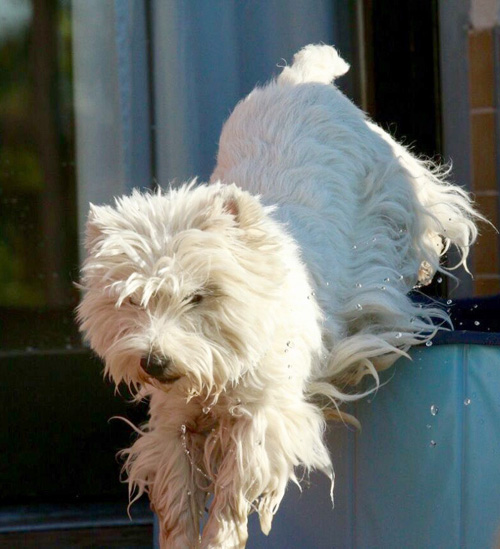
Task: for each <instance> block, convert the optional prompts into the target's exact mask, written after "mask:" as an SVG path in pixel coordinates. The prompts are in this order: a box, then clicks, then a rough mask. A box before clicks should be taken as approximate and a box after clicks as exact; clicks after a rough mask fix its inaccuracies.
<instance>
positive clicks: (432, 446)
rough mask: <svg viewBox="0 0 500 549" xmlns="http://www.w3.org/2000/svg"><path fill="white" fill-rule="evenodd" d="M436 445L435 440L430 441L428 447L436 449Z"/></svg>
mask: <svg viewBox="0 0 500 549" xmlns="http://www.w3.org/2000/svg"><path fill="white" fill-rule="evenodd" d="M436 444H437V442H436V441H435V440H431V441H430V442H429V446H430V447H431V448H435V447H436Z"/></svg>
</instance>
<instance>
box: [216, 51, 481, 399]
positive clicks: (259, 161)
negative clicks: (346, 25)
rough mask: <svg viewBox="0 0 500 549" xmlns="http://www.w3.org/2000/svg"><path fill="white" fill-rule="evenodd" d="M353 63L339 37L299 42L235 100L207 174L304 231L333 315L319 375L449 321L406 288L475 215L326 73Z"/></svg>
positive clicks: (336, 373)
mask: <svg viewBox="0 0 500 549" xmlns="http://www.w3.org/2000/svg"><path fill="white" fill-rule="evenodd" d="M347 69H348V65H347V64H346V63H345V62H344V61H343V60H342V59H341V58H340V57H339V56H338V54H337V52H336V51H335V50H334V48H332V47H329V46H307V47H306V48H304V49H303V50H302V51H301V52H299V53H298V54H297V55H296V56H295V58H294V63H293V65H292V66H291V67H285V68H284V70H283V72H282V73H281V75H280V76H279V77H278V79H277V80H276V81H273V82H271V83H270V84H269V85H267V86H265V87H263V88H260V89H256V90H254V91H253V92H252V93H251V94H250V95H249V96H248V97H247V98H246V99H245V100H243V101H242V102H241V103H240V104H239V105H238V106H237V107H236V109H235V110H234V112H233V114H232V115H231V117H230V118H229V120H228V121H227V122H226V124H225V126H224V129H223V132H222V136H221V140H220V149H219V154H218V163H217V167H216V169H215V171H214V174H213V176H212V181H215V180H219V179H220V180H222V181H225V182H227V183H232V182H235V183H236V184H237V185H239V186H240V187H242V188H244V189H246V190H248V191H249V192H251V193H252V194H259V195H261V196H262V201H263V202H264V203H266V204H273V205H277V206H278V208H277V210H276V212H275V217H276V218H277V219H278V220H279V221H281V222H283V223H285V224H286V225H287V227H288V231H289V232H290V233H291V234H292V236H293V237H294V238H295V240H296V241H297V242H298V243H299V246H300V248H301V250H302V256H303V259H304V261H305V263H306V264H307V266H308V270H309V273H310V276H311V278H312V280H313V285H314V286H315V288H316V296H317V299H318V301H319V303H320V305H321V307H322V309H323V311H324V312H325V315H326V319H325V334H324V337H325V342H326V343H327V347H328V348H329V350H330V351H331V356H330V360H329V361H328V364H325V365H323V368H322V371H321V372H320V373H319V376H320V377H321V378H324V379H333V378H339V377H340V378H341V377H342V376H343V375H344V372H347V373H348V377H349V378H350V379H352V378H353V376H354V378H355V379H359V378H360V377H362V376H363V375H364V374H365V373H367V372H368V371H371V372H372V373H373V374H374V375H376V374H375V371H374V369H373V368H374V367H375V368H377V369H380V368H384V367H387V366H389V365H390V364H392V362H394V360H395V359H396V358H397V357H398V356H399V355H401V354H404V353H405V351H406V350H407V349H408V348H409V347H410V346H411V345H414V344H416V343H421V342H422V341H425V340H426V339H428V338H429V337H432V336H433V335H434V333H435V331H436V329H437V328H436V327H435V326H434V324H435V323H436V321H438V322H440V323H441V324H443V323H446V321H447V314H446V312H445V311H442V310H438V309H435V308H433V309H422V308H419V307H417V306H416V305H415V304H413V303H412V302H411V301H410V299H409V298H408V297H407V293H408V291H409V290H410V289H411V288H413V287H414V286H415V285H416V284H418V283H428V282H430V278H431V277H432V274H433V273H434V272H435V271H436V270H440V271H442V272H445V270H444V269H443V268H442V267H440V266H439V260H440V256H441V255H442V253H443V252H444V250H446V249H447V248H448V247H449V246H450V244H455V245H456V246H457V247H458V248H459V250H460V252H461V255H462V261H463V262H464V263H465V260H466V258H467V254H468V248H469V246H470V244H471V243H472V242H473V240H474V239H475V237H476V235H477V230H476V227H475V223H474V218H477V217H480V216H478V214H477V213H476V212H475V211H474V209H473V208H472V206H471V202H470V199H469V198H468V196H467V195H466V194H465V193H464V192H463V191H462V190H461V189H459V188H458V187H456V186H454V185H450V184H449V183H447V182H446V181H445V180H444V177H443V176H442V175H441V174H440V173H439V171H438V170H436V169H435V168H433V167H432V166H431V165H430V164H429V163H425V162H422V161H420V160H417V158H415V157H414V156H412V155H411V154H410V153H409V152H408V151H407V150H406V149H405V148H404V147H402V146H401V145H399V144H398V143H396V142H395V141H394V140H393V139H392V138H391V137H390V136H389V135H388V134H386V133H385V132H384V131H383V130H382V129H380V128H379V127H378V126H376V125H375V124H373V123H372V122H370V121H369V120H368V118H367V117H366V115H365V114H364V113H363V112H362V111H361V110H359V109H358V108H357V107H355V106H354V104H352V103H351V102H350V101H349V100H348V99H347V98H346V97H345V96H344V95H343V94H342V93H341V92H340V91H339V90H338V89H337V88H336V87H335V86H333V85H330V82H331V81H332V80H333V79H334V78H336V77H337V76H341V75H342V74H344V73H345V72H346V71H347ZM312 390H313V391H316V390H319V391H320V392H321V391H322V389H321V387H320V386H319V385H318V386H317V387H315V388H313V389H312Z"/></svg>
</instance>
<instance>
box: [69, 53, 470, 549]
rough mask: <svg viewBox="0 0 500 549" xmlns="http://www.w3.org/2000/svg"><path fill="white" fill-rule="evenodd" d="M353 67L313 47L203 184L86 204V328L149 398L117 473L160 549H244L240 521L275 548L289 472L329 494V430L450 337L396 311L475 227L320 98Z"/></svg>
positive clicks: (429, 182) (242, 116) (344, 108)
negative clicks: (397, 364) (148, 517)
mask: <svg viewBox="0 0 500 549" xmlns="http://www.w3.org/2000/svg"><path fill="white" fill-rule="evenodd" d="M347 69H348V65H347V64H346V63H345V62H344V61H343V60H342V59H341V58H340V57H339V56H338V54H337V52H336V51H335V50H334V49H333V48H331V47H328V46H307V47H306V48H305V49H303V50H302V51H301V52H299V53H298V54H297V55H296V56H295V59H294V63H293V65H292V66H291V67H286V68H285V69H284V70H283V72H282V73H281V75H280V76H279V78H278V79H277V80H276V81H273V82H271V83H270V84H268V85H267V86H265V87H263V88H258V89H255V90H254V91H253V92H252V93H251V94H250V95H249V96H248V97H247V98H246V99H245V100H244V101H242V102H241V103H240V104H239V105H238V106H237V107H236V109H235V110H234V112H233V114H232V115H231V117H230V118H229V120H228V121H227V122H226V124H225V126H224V129H223V132H222V136H221V140H220V150H219V154H218V162H217V166H216V169H215V171H214V174H213V176H212V180H211V184H209V185H196V184H195V183H191V184H187V185H185V186H182V187H181V188H178V189H171V190H169V191H168V192H165V193H162V192H159V193H157V194H154V193H149V194H141V193H139V192H134V193H133V194H132V195H131V196H128V197H123V198H120V199H117V200H116V204H115V206H114V207H111V206H102V207H95V206H92V207H91V210H90V214H89V219H88V226H87V241H86V246H87V250H88V258H87V260H86V261H85V264H84V266H83V275H82V287H83V289H84V291H85V296H84V298H83V300H82V303H81V304H80V306H79V310H78V316H79V321H80V323H81V329H82V330H83V331H84V332H85V333H86V336H87V338H88V340H89V341H90V344H91V346H92V348H93V349H94V350H95V351H96V352H97V353H98V354H99V355H100V356H101V357H102V358H103V359H104V361H105V363H106V373H107V374H108V375H109V376H111V378H112V379H113V380H114V381H115V382H116V384H119V383H120V382H125V383H127V384H128V385H129V386H131V387H132V388H134V389H136V390H137V393H138V398H147V399H149V402H150V419H149V422H148V424H147V425H145V426H143V427H142V429H141V430H138V433H139V436H138V438H137V440H136V441H135V443H134V444H133V445H132V447H131V448H129V449H128V450H126V451H125V455H126V456H127V461H126V465H125V469H126V472H127V473H128V479H129V483H130V490H131V494H132V495H135V496H134V497H135V498H137V497H139V496H141V495H142V494H143V493H145V492H146V493H147V494H148V495H149V497H150V499H151V502H152V505H153V507H154V509H155V511H156V513H157V514H158V517H159V521H160V525H161V540H162V547H179V548H186V547H198V546H201V547H204V548H209V547H210V548H215V547H217V548H220V547H243V546H244V545H245V542H246V539H247V517H248V514H249V513H250V512H252V511H256V512H257V513H258V514H259V516H260V523H261V527H262V530H263V531H264V532H265V533H268V532H269V530H270V528H271V522H272V518H273V515H274V513H276V511H277V509H278V506H279V504H280V502H281V500H282V498H283V495H284V492H285V489H286V486H287V483H288V481H289V480H293V481H295V482H297V479H296V476H295V471H296V468H297V467H299V466H301V467H302V468H303V469H305V471H309V470H311V469H319V470H321V471H323V472H324V473H325V474H326V475H328V477H330V479H332V486H333V469H332V464H331V461H330V457H329V453H328V450H327V448H326V446H325V442H324V437H323V434H324V429H325V416H329V415H330V416H332V415H333V416H334V415H336V414H337V415H338V414H339V412H338V407H339V406H340V404H341V403H343V402H345V401H348V400H352V399H355V398H358V397H359V394H353V392H352V390H350V389H349V386H350V385H352V384H355V383H357V382H358V381H359V380H360V379H361V378H363V377H364V376H365V375H366V374H369V375H371V376H373V377H374V378H375V379H376V380H378V376H377V371H378V370H380V369H383V368H386V367H388V366H390V365H391V364H392V363H393V362H394V361H395V360H396V359H397V358H398V357H400V356H401V355H404V354H405V353H406V351H407V350H408V349H409V348H410V346H412V345H415V344H418V343H422V342H424V341H427V340H429V339H430V338H431V337H432V336H433V335H434V334H435V333H436V330H438V329H439V328H440V326H441V325H442V324H443V323H446V322H447V315H446V313H445V312H444V311H443V310H440V309H438V308H425V307H424V308H422V307H421V306H418V305H416V304H415V303H413V302H412V301H411V300H410V299H409V298H408V296H407V294H408V291H409V290H411V289H412V288H413V287H414V286H415V285H417V284H418V283H419V277H420V283H427V282H429V280H430V278H431V277H432V274H433V273H434V272H435V271H436V270H437V271H440V272H444V268H443V267H441V266H440V265H439V261H440V256H441V255H442V254H443V253H444V252H445V251H446V250H447V249H448V247H449V246H450V245H451V244H454V245H455V246H457V247H458V249H459V251H460V252H461V258H462V261H461V263H464V264H465V260H466V257H467V253H468V249H469V246H470V244H471V243H472V242H473V240H474V239H475V237H476V227H475V224H474V219H475V218H476V217H478V215H477V214H476V212H475V211H474V209H473V207H472V206H471V202H470V199H469V197H468V196H467V195H466V194H465V193H464V192H463V191H462V190H461V189H459V188H458V187H456V186H454V185H451V184H449V183H447V182H446V181H445V180H444V177H443V175H442V173H440V172H439V171H438V170H436V169H434V168H432V167H431V166H430V165H429V164H428V163H426V162H422V161H420V160H417V159H416V158H415V157H414V156H412V155H411V154H410V153H409V152H408V151H407V150H406V149H405V148H404V147H402V146H401V145H399V144H398V143H396V142H394V140H393V139H392V138H391V137H390V136H389V135H387V134H386V133H385V132H384V131H382V130H381V129H380V128H379V127H377V126H376V125H374V124H373V123H372V122H370V121H369V120H368V119H367V117H366V115H365V114H364V113H363V112H361V111H360V110H359V109H358V108H356V107H355V106H354V105H353V104H352V103H351V102H350V101H349V100H348V99H347V98H346V97H345V96H343V95H342V93H341V92H340V91H339V90H338V89H337V88H336V87H335V86H333V85H331V82H332V80H334V79H335V77H338V76H340V75H342V74H343V73H345V72H346V71H347ZM207 504H209V506H210V508H209V512H208V517H207V519H206V524H205V525H204V528H203V530H202V533H201V535H200V521H201V520H202V515H203V514H204V509H205V506H206V505H207Z"/></svg>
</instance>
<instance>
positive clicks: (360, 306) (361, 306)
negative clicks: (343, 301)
mask: <svg viewBox="0 0 500 549" xmlns="http://www.w3.org/2000/svg"><path fill="white" fill-rule="evenodd" d="M356 309H357V310H358V311H362V310H363V305H361V303H358V304H357V305H356Z"/></svg>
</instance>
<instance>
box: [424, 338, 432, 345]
mask: <svg viewBox="0 0 500 549" xmlns="http://www.w3.org/2000/svg"><path fill="white" fill-rule="evenodd" d="M425 346H426V347H432V341H431V340H430V339H429V341H426V342H425Z"/></svg>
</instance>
